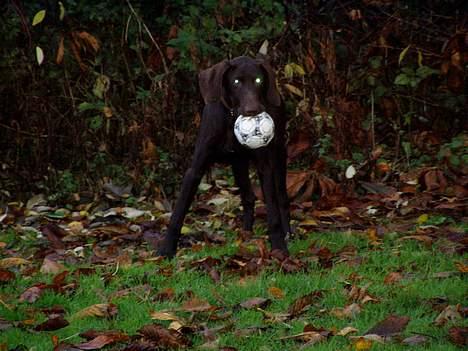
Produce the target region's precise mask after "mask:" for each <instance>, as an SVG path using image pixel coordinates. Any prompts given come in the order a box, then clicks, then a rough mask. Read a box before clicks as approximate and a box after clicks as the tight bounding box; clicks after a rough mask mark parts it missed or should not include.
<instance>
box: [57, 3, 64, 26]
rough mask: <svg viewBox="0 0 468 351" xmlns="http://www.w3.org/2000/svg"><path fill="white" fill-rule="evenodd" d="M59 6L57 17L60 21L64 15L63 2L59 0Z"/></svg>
mask: <svg viewBox="0 0 468 351" xmlns="http://www.w3.org/2000/svg"><path fill="white" fill-rule="evenodd" d="M58 3H59V7H60V15H59V18H60V20H61V21H63V18H64V17H65V6H63V3H62V2H61V1H59V2H58Z"/></svg>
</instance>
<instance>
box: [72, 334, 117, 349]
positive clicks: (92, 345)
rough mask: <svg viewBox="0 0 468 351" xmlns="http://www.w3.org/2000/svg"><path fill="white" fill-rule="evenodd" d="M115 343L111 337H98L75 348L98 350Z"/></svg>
mask: <svg viewBox="0 0 468 351" xmlns="http://www.w3.org/2000/svg"><path fill="white" fill-rule="evenodd" d="M115 342H116V340H114V338H113V337H112V336H111V335H99V336H96V337H95V338H94V339H92V340H90V341H87V342H84V343H81V344H78V345H76V347H78V348H79V349H80V350H98V349H102V348H103V347H104V346H106V345H109V344H112V343H115Z"/></svg>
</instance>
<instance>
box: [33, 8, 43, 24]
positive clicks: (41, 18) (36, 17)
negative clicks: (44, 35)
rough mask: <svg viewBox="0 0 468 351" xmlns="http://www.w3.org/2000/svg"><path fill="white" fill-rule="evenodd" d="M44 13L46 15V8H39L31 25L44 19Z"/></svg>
mask: <svg viewBox="0 0 468 351" xmlns="http://www.w3.org/2000/svg"><path fill="white" fill-rule="evenodd" d="M45 15H46V10H40V11H39V12H38V13H36V14H35V15H34V18H33V21H32V25H33V26H35V25H37V24H39V23H41V22H42V21H43V20H44V18H45Z"/></svg>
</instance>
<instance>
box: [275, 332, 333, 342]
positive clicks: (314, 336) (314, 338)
mask: <svg viewBox="0 0 468 351" xmlns="http://www.w3.org/2000/svg"><path fill="white" fill-rule="evenodd" d="M289 339H295V340H301V341H305V342H306V343H307V345H313V344H316V343H318V342H321V341H324V340H326V337H325V336H323V335H322V334H321V333H319V332H316V331H308V332H303V333H299V334H295V335H289V336H283V337H281V338H279V340H289Z"/></svg>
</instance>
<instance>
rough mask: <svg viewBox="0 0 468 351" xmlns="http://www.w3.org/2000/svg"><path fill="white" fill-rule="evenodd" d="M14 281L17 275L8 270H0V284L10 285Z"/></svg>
mask: <svg viewBox="0 0 468 351" xmlns="http://www.w3.org/2000/svg"><path fill="white" fill-rule="evenodd" d="M14 279H15V273H13V272H11V271H9V270H7V269H3V268H0V283H8V282H10V281H12V280H14Z"/></svg>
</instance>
